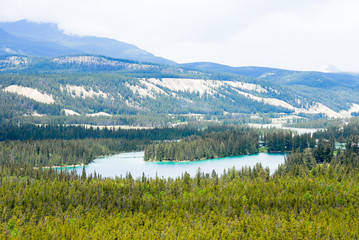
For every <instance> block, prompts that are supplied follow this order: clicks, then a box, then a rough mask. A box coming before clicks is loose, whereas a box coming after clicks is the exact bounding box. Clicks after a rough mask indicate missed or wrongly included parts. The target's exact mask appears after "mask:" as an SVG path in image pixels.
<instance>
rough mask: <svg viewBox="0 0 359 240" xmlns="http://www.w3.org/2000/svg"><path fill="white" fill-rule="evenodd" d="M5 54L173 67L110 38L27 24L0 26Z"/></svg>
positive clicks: (0, 43) (0, 49)
mask: <svg viewBox="0 0 359 240" xmlns="http://www.w3.org/2000/svg"><path fill="white" fill-rule="evenodd" d="M8 54H20V55H29V56H40V57H55V56H63V55H71V54H95V55H103V56H109V57H113V58H122V59H131V60H137V61H143V62H153V63H160V64H176V63H175V62H174V61H171V60H168V59H165V58H162V57H157V56H154V55H153V54H151V53H149V52H147V51H145V50H142V49H140V48H138V47H136V46H135V45H132V44H128V43H124V42H120V41H117V40H114V39H109V38H100V37H91V36H89V37H79V36H71V35H67V34H65V33H64V32H63V31H61V30H59V29H58V27H57V25H56V24H51V23H34V22H29V21H27V20H20V21H17V22H0V55H8Z"/></svg>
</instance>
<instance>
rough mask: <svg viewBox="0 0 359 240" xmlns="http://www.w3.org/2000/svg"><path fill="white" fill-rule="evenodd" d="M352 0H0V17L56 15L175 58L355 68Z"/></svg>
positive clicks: (62, 21)
mask: <svg viewBox="0 0 359 240" xmlns="http://www.w3.org/2000/svg"><path fill="white" fill-rule="evenodd" d="M358 11H359V3H358V2H357V1H353V0H329V1H328V0H317V1H309V0H302V1H287V0H271V1H268V0H251V1H248V0H222V1H213V0H171V1H168V0H151V1H148V0H132V1H128V0H127V1H118V0H102V1H96V0H86V1H85V0H76V1H74V0H71V1H70V0H61V1H59V0H52V1H48V0H12V1H8V0H0V21H14V20H19V19H23V18H27V19H29V20H32V21H40V22H54V23H58V24H59V26H60V28H62V29H64V30H65V31H66V32H67V33H71V34H79V35H97V36H103V37H111V38H115V39H118V40H120V41H124V42H128V43H132V44H135V45H137V46H139V47H141V48H143V49H145V50H148V51H150V52H152V53H154V54H156V55H160V56H163V57H166V58H170V59H173V60H175V61H179V62H192V61H214V62H218V63H224V64H229V65H232V66H243V65H260V66H272V67H281V68H290V69H302V70H315V69H319V68H320V67H321V66H322V65H335V66H337V67H338V68H340V69H342V70H346V71H359V69H357V66H356V56H358V55H359V49H358V46H357V45H358V44H357V42H358V40H359V31H358V30H359V26H358V25H357V23H358V22H359V15H358V14H357V12H358Z"/></svg>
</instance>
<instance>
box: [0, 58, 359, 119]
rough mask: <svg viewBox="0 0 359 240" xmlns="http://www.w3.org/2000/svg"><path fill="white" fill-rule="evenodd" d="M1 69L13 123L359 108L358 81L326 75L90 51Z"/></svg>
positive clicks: (9, 61)
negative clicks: (327, 80) (238, 70)
mask: <svg viewBox="0 0 359 240" xmlns="http://www.w3.org/2000/svg"><path fill="white" fill-rule="evenodd" d="M0 70H1V74H0V88H1V90H0V98H1V99H2V101H0V109H1V110H2V111H1V116H0V117H1V118H2V120H6V121H12V122H19V121H20V122H24V121H25V122H26V121H32V122H33V120H32V118H33V117H34V116H36V117H43V119H47V118H49V117H51V116H56V117H62V118H63V119H66V118H67V117H74V116H80V117H82V118H87V119H90V118H93V117H97V116H107V117H111V116H115V117H116V116H124V115H127V116H131V115H142V116H151V115H165V116H173V118H172V120H171V119H170V120H168V121H167V123H168V122H171V123H172V124H173V123H175V122H176V121H177V120H179V119H180V118H188V117H192V116H196V117H198V118H201V119H205V120H218V119H221V120H223V119H224V120H228V119H229V120H231V121H238V119H246V120H239V121H241V122H248V121H259V122H260V121H262V122H263V121H265V119H266V118H268V117H269V118H270V117H273V116H282V115H297V116H302V117H309V118H343V117H350V116H352V115H356V113H357V112H358V111H359V104H358V103H359V97H358V96H359V95H358V94H357V90H356V87H353V85H348V84H342V85H340V82H339V80H336V85H335V86H334V85H333V86H332V87H326V86H324V85H323V86H322V85H316V86H312V85H310V84H308V83H310V82H312V80H313V79H314V78H316V77H318V78H319V79H321V75H318V76H317V75H315V74H314V75H313V76H314V77H313V76H312V75H310V76H311V78H310V79H312V80H310V81H304V80H303V81H302V80H300V81H299V80H298V81H297V82H295V81H294V80H293V81H277V80H273V79H266V78H258V77H257V78H256V77H252V76H243V75H238V74H232V73H214V72H206V71H200V70H191V69H186V68H184V67H181V66H167V65H159V64H153V63H145V62H137V61H131V60H122V59H114V58H109V57H103V56H91V55H76V56H64V57H55V58H38V57H26V56H3V57H0ZM298 76H299V75H298ZM300 76H301V79H303V78H304V79H306V76H309V75H303V74H302V75H300ZM338 78H339V77H337V79H338ZM313 81H314V80H313ZM323 81H324V80H323ZM355 81H356V80H355V77H354V76H353V80H352V82H355ZM344 93H345V94H344ZM24 115H26V116H25V117H24ZM251 116H256V117H258V116H260V117H259V118H251ZM170 118H171V117H170ZM58 119H59V118H58ZM256 119H257V120H256ZM37 121H39V120H37ZM57 121H58V122H57V123H61V122H59V121H60V120H57ZM79 121H80V120H79ZM88 121H90V120H88ZM161 124H162V125H163V124H164V123H161Z"/></svg>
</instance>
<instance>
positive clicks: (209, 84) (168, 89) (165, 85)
mask: <svg viewBox="0 0 359 240" xmlns="http://www.w3.org/2000/svg"><path fill="white" fill-rule="evenodd" d="M84 60H86V59H84ZM123 87H127V88H128V89H129V90H130V91H132V92H133V94H135V95H137V96H139V97H140V98H143V99H145V98H146V97H149V98H151V99H152V100H156V99H157V98H158V96H160V95H165V96H171V97H175V98H177V99H180V100H183V101H186V102H188V103H192V102H193V101H194V100H193V99H189V98H188V97H186V95H183V93H185V92H190V93H197V94H198V95H199V96H203V95H207V96H208V97H216V96H221V97H224V98H225V97H226V96H224V95H223V94H224V92H228V93H229V92H231V94H236V93H237V94H239V95H242V96H244V97H246V98H249V99H251V100H253V101H256V102H263V103H265V104H269V105H272V106H277V107H283V108H286V109H289V110H292V111H293V112H294V113H295V114H299V113H307V114H318V113H322V114H325V115H326V116H328V117H329V118H346V117H350V116H351V113H353V112H359V104H356V103H353V104H352V106H351V108H350V109H348V110H345V109H343V110H341V111H340V112H336V111H334V110H332V109H330V108H329V107H327V106H325V105H324V104H322V103H319V102H315V103H313V104H312V105H310V106H307V107H303V108H298V107H295V106H293V105H292V104H290V103H288V102H286V101H283V100H281V99H278V98H275V97H265V96H267V94H268V93H269V92H271V93H272V94H271V96H280V92H278V91H274V90H273V89H270V88H267V89H266V88H264V87H262V86H260V85H257V84H253V83H245V82H239V81H220V80H205V79H188V78H162V79H157V78H148V79H146V78H142V79H139V81H138V84H129V83H126V84H124V85H123ZM60 90H61V92H63V93H65V92H67V94H70V95H71V96H72V97H81V98H87V97H89V98H93V97H102V98H103V99H112V100H113V99H114V96H112V95H111V93H106V92H104V91H101V90H100V89H98V88H96V91H95V90H93V88H92V87H88V86H87V87H85V86H75V85H68V84H67V85H64V86H61V87H60ZM3 91H7V92H12V93H16V94H19V95H23V96H25V97H28V98H31V99H33V100H35V101H38V102H42V103H47V104H50V103H55V100H54V98H53V97H52V96H51V95H50V94H47V93H41V92H40V91H39V90H37V89H35V88H29V87H23V86H18V85H11V86H8V87H6V88H4V89H3ZM120 97H121V96H120ZM118 101H120V102H123V103H124V104H126V105H127V106H129V107H134V108H135V107H136V108H138V107H141V101H138V102H136V101H133V100H131V98H128V99H124V98H120V99H119V100H118ZM231 101H233V99H231ZM239 104H240V103H239ZM65 114H66V115H77V114H78V113H76V112H73V111H71V110H69V109H66V110H65ZM96 115H106V113H97V114H92V115H91V116H96Z"/></svg>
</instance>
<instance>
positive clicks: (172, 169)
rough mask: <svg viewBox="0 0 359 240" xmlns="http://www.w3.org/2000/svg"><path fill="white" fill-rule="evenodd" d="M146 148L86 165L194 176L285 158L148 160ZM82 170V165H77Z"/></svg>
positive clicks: (103, 170)
mask: <svg viewBox="0 0 359 240" xmlns="http://www.w3.org/2000/svg"><path fill="white" fill-rule="evenodd" d="M143 156H144V152H127V153H120V154H116V155H113V156H110V157H104V158H98V159H95V160H94V161H93V162H92V163H90V164H89V165H87V166H86V172H87V173H88V174H89V173H93V172H94V171H96V173H99V174H101V175H102V177H115V176H118V177H121V176H122V177H125V176H126V174H128V173H129V172H130V173H131V175H132V177H134V178H138V177H141V176H142V173H144V174H145V176H147V177H152V178H154V177H156V175H157V176H158V177H164V178H168V177H172V178H176V177H178V176H181V175H182V174H183V173H184V172H186V171H187V172H188V173H189V174H190V175H191V176H194V175H195V174H196V172H197V170H198V168H200V169H201V171H202V172H204V173H211V172H212V170H213V169H214V170H215V171H216V172H217V173H219V174H222V173H223V171H224V170H226V171H227V170H228V169H229V168H232V167H233V166H234V167H235V168H236V169H241V168H242V167H243V166H250V167H253V166H255V165H256V163H262V165H263V167H269V169H270V171H271V173H273V172H274V171H275V170H276V169H277V167H278V165H279V164H281V163H283V162H284V154H269V153H259V154H252V155H246V156H236V157H226V158H217V159H210V160H202V161H192V162H146V161H144V159H143ZM76 170H77V171H78V172H79V173H81V170H82V167H79V168H77V169H76Z"/></svg>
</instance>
